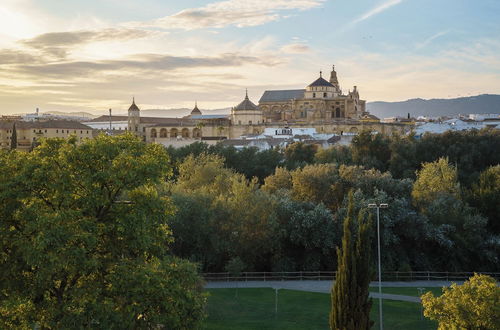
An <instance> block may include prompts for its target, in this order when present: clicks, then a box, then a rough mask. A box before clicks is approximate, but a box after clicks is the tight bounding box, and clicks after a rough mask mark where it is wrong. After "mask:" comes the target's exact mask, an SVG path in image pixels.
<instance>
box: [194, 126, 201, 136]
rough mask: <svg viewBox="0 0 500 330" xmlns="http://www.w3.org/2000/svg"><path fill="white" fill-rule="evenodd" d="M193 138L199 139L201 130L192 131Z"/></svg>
mask: <svg viewBox="0 0 500 330" xmlns="http://www.w3.org/2000/svg"><path fill="white" fill-rule="evenodd" d="M193 137H194V138H201V130H200V129H199V128H195V129H193Z"/></svg>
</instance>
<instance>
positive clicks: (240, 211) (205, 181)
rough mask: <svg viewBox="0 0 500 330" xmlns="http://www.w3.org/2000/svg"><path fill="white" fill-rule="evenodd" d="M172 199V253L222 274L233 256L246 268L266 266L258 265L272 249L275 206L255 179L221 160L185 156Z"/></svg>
mask: <svg viewBox="0 0 500 330" xmlns="http://www.w3.org/2000/svg"><path fill="white" fill-rule="evenodd" d="M170 194H171V195H172V200H173V201H174V203H175V206H176V208H177V209H178V212H177V215H175V216H174V217H173V218H172V221H171V223H170V224H171V227H172V231H173V235H174V237H175V242H174V245H173V249H174V252H175V253H176V254H179V255H181V256H182V257H186V258H189V259H192V260H196V261H201V262H202V264H203V268H204V270H210V271H223V270H224V267H225V265H226V264H227V262H228V261H229V260H230V259H231V258H232V257H236V256H238V257H240V258H241V259H242V261H243V262H244V263H245V264H247V265H249V266H256V265H259V266H258V267H266V266H268V265H267V264H266V263H265V262H264V263H262V262H258V261H259V259H260V258H261V257H262V256H263V255H266V254H269V253H270V251H271V248H272V243H273V242H272V239H271V236H270V235H271V231H270V224H271V220H272V214H273V213H272V210H273V209H274V206H273V203H274V202H273V200H272V199H271V198H270V196H269V195H267V194H266V193H264V192H263V191H261V190H259V189H258V185H257V183H256V181H255V180H253V181H248V180H247V179H246V178H245V177H244V176H243V175H241V174H238V173H235V172H234V171H233V170H231V169H228V168H225V167H224V162H223V159H222V158H221V157H219V156H215V155H207V154H202V155H200V156H199V157H193V156H189V157H187V158H186V160H185V161H184V162H183V163H182V164H181V165H180V166H179V177H178V180H177V182H175V184H172V187H171V189H170Z"/></svg>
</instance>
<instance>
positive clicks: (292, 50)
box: [281, 42, 311, 54]
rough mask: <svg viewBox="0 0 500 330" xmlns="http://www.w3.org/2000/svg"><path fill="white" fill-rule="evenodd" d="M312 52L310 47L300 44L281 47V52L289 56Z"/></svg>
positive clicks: (295, 43)
mask: <svg viewBox="0 0 500 330" xmlns="http://www.w3.org/2000/svg"><path fill="white" fill-rule="evenodd" d="M310 50H311V49H310V48H309V46H308V45H306V44H304V43H300V42H294V43H291V44H288V45H285V46H283V47H281V51H282V52H284V53H287V54H303V53H307V52H308V51H310Z"/></svg>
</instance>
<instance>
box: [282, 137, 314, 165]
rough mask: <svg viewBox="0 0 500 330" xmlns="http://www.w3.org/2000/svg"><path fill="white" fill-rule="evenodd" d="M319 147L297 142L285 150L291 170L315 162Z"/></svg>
mask: <svg viewBox="0 0 500 330" xmlns="http://www.w3.org/2000/svg"><path fill="white" fill-rule="evenodd" d="M316 151H317V146H316V145H315V144H305V143H303V142H295V143H292V144H290V145H289V146H288V147H287V148H286V149H285V160H286V164H287V167H288V168H289V169H294V168H297V167H301V166H304V165H307V164H312V163H313V162H314V155H315V154H316Z"/></svg>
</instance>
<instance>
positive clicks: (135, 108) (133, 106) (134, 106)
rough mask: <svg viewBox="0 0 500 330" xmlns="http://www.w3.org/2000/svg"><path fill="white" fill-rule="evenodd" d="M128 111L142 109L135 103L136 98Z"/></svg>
mask: <svg viewBox="0 0 500 330" xmlns="http://www.w3.org/2000/svg"><path fill="white" fill-rule="evenodd" d="M128 111H140V110H139V107H138V106H137V105H135V98H132V105H131V106H130V108H128Z"/></svg>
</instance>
